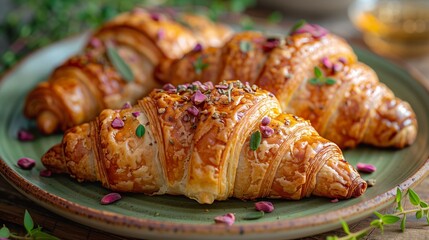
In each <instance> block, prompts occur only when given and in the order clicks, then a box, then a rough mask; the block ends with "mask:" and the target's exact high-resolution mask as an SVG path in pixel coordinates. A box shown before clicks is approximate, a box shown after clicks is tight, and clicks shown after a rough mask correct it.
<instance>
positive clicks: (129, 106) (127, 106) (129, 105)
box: [122, 102, 131, 109]
mask: <svg viewBox="0 0 429 240" xmlns="http://www.w3.org/2000/svg"><path fill="white" fill-rule="evenodd" d="M128 108H131V103H130V102H126V103H125V104H124V105H123V106H122V109H128Z"/></svg>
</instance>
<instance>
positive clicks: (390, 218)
mask: <svg viewBox="0 0 429 240" xmlns="http://www.w3.org/2000/svg"><path fill="white" fill-rule="evenodd" d="M399 220H401V218H400V217H398V216H395V215H390V214H388V215H384V216H382V217H381V221H383V223H384V224H394V223H396V222H397V221H399Z"/></svg>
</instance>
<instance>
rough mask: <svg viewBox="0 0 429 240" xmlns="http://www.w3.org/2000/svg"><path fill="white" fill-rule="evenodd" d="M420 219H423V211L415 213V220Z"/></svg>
mask: <svg viewBox="0 0 429 240" xmlns="http://www.w3.org/2000/svg"><path fill="white" fill-rule="evenodd" d="M422 217H423V210H420V211H417V212H416V218H417V219H420V218H422Z"/></svg>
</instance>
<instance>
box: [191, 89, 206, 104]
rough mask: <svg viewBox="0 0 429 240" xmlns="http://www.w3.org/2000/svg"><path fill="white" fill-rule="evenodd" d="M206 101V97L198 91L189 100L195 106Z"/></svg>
mask: <svg viewBox="0 0 429 240" xmlns="http://www.w3.org/2000/svg"><path fill="white" fill-rule="evenodd" d="M206 99H207V96H206V95H204V94H202V93H201V91H200V90H197V91H196V92H195V94H194V95H192V97H191V100H192V102H193V103H194V104H195V105H200V104H201V103H203V102H204V101H205V100H206Z"/></svg>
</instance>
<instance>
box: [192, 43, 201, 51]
mask: <svg viewBox="0 0 429 240" xmlns="http://www.w3.org/2000/svg"><path fill="white" fill-rule="evenodd" d="M202 50H203V45H201V44H200V43H197V44H196V45H195V47H194V49H193V50H192V51H194V52H201V51H202Z"/></svg>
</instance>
